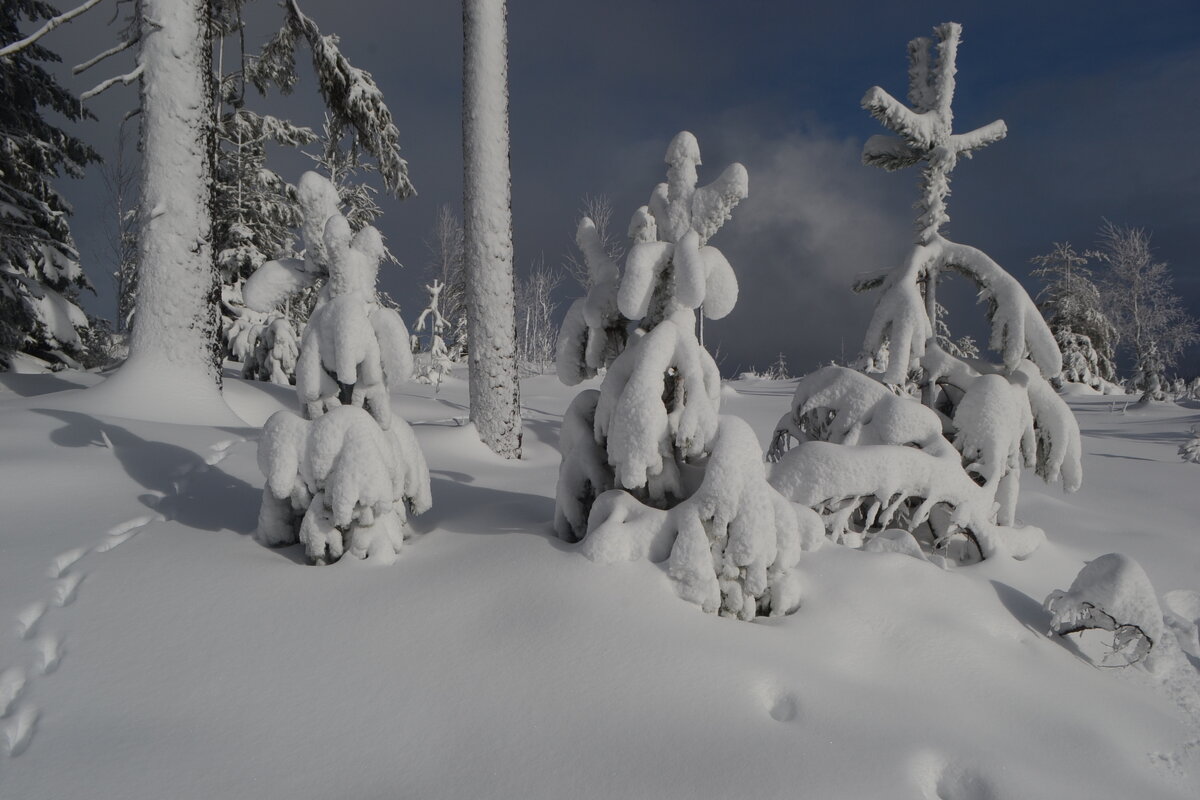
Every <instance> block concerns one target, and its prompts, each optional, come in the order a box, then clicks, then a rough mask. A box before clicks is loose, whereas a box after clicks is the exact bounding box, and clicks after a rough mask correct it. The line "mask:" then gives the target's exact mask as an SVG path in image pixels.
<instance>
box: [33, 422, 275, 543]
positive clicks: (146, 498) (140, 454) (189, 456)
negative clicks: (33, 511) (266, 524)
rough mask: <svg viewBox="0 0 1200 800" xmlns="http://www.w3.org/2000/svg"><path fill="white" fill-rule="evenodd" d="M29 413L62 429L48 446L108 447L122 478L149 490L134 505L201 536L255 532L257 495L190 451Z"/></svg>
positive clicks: (105, 426) (113, 428)
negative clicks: (201, 532)
mask: <svg viewBox="0 0 1200 800" xmlns="http://www.w3.org/2000/svg"><path fill="white" fill-rule="evenodd" d="M33 411H35V412H36V413H39V414H44V415H45V416H48V417H53V418H54V419H57V420H60V421H61V422H63V423H65V426H64V427H62V428H58V429H56V430H54V431H52V432H51V434H50V440H51V441H52V442H54V444H57V445H59V446H60V447H91V446H101V447H104V446H109V445H111V449H112V452H113V456H114V457H115V458H116V460H117V463H119V464H120V465H121V467H122V469H124V470H125V474H126V475H128V476H129V477H130V478H132V479H133V480H134V481H136V482H137V483H138V484H140V485H141V486H142V487H143V488H145V489H147V490H148V492H147V493H146V494H143V495H141V496H140V497H139V498H138V499H139V500H141V502H142V503H143V504H144V505H145V506H146V507H148V508H150V509H152V510H154V511H156V512H157V513H159V514H161V515H162V516H164V517H166V518H167V519H169V520H174V521H177V522H179V523H181V524H183V525H186V526H188V527H190V528H198V529H200V530H205V531H221V530H231V531H234V532H236V533H241V534H248V533H252V532H253V531H254V529H255V527H257V524H258V501H259V497H260V496H261V494H262V490H261V489H260V488H258V487H256V486H251V485H250V484H248V483H246V482H245V481H243V480H241V479H239V478H235V477H233V476H232V475H229V474H228V473H226V472H224V471H222V470H221V469H218V468H217V467H216V466H213V465H209V464H207V463H205V461H204V459H203V458H201V457H200V456H198V455H197V454H196V453H193V452H192V451H191V450H188V449H186V448H183V447H179V446H178V445H174V444H168V443H167V442H155V441H151V440H148V439H143V438H142V437H140V436H138V435H137V434H135V433H133V432H131V431H129V430H127V429H126V428H123V427H121V426H120V425H115V424H113V423H111V422H101V421H100V420H98V419H96V418H95V417H92V416H90V415H88V414H81V413H78V412H74V411H61V410H57V409H33ZM242 432H243V433H244V431H242Z"/></svg>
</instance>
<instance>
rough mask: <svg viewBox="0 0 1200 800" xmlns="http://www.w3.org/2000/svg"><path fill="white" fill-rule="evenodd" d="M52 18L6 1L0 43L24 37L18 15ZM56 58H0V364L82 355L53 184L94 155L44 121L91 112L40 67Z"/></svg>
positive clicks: (71, 249)
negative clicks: (23, 356) (19, 357)
mask: <svg viewBox="0 0 1200 800" xmlns="http://www.w3.org/2000/svg"><path fill="white" fill-rule="evenodd" d="M57 17H58V12H57V11H56V10H55V9H54V7H53V6H51V5H49V4H48V3H44V2H39V0H15V2H11V3H8V2H6V3H5V4H4V6H3V8H2V9H0V46H4V47H5V48H6V49H7V48H9V47H14V48H15V47H16V46H17V45H18V44H20V43H21V42H23V41H27V39H28V37H24V38H23V37H22V35H21V32H20V28H19V25H20V23H21V21H22V20H29V21H34V22H38V21H41V22H43V27H45V25H46V24H49V23H50V22H51V21H53V20H55V19H56V18H57ZM59 60H60V59H59V57H58V55H57V54H55V53H54V52H52V51H51V50H48V49H46V48H45V47H43V46H42V45H40V44H36V43H35V42H34V41H27V43H26V44H24V45H22V46H20V47H19V48H17V49H13V50H12V52H10V53H9V54H8V55H4V56H0V87H2V92H0V94H2V96H3V98H4V100H3V102H2V103H0V369H6V368H7V367H8V366H9V361H10V359H11V357H12V355H13V353H16V352H24V353H28V354H30V355H33V356H36V357H38V358H41V359H43V360H45V361H48V362H50V363H52V364H60V365H61V364H74V363H76V361H77V359H79V358H80V357H82V356H83V346H84V343H83V340H82V339H81V338H80V334H81V332H82V331H85V330H86V329H87V327H88V320H87V317H86V315H85V314H84V313H83V311H82V310H81V309H80V308H79V306H78V305H77V304H76V299H77V296H78V293H79V291H80V290H82V289H86V288H90V285H89V284H88V281H87V278H86V277H85V276H84V274H83V271H82V269H80V266H79V256H78V253H77V252H76V249H75V242H74V240H73V239H72V237H71V230H70V227H69V225H68V217H69V216H70V207H69V206H68V205H67V203H66V201H65V200H64V199H63V197H62V196H61V195H60V194H59V193H58V191H57V190H55V188H54V186H53V181H54V179H55V178H57V177H59V176H60V175H69V176H71V177H76V178H77V177H80V176H82V174H83V170H84V168H85V167H86V166H87V165H88V164H89V163H91V162H93V161H98V160H99V157H98V156H97V155H96V153H95V152H94V151H93V150H92V149H91V148H90V147H88V146H87V145H86V144H84V143H83V142H82V141H80V140H79V139H77V138H75V137H74V136H71V135H69V134H67V133H66V132H64V131H63V130H62V129H60V128H58V127H56V126H55V125H54V124H52V123H51V122H50V121H49V120H47V118H46V115H47V113H48V112H53V113H55V114H58V115H61V116H62V117H65V118H66V119H68V120H72V121H77V120H79V119H82V118H91V115H90V114H88V113H87V112H86V111H83V110H81V108H80V105H79V102H78V100H76V98H75V97H74V96H73V95H72V94H71V93H70V92H68V91H67V90H66V89H64V88H63V87H62V86H61V85H60V84H59V83H58V81H57V80H56V79H55V78H54V76H53V75H51V74H50V73H49V72H48V71H47V70H46V69H45V67H44V66H43V64H46V63H53V62H57V61H59Z"/></svg>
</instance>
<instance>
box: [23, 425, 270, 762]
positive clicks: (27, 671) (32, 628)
mask: <svg viewBox="0 0 1200 800" xmlns="http://www.w3.org/2000/svg"><path fill="white" fill-rule="evenodd" d="M244 441H246V440H245V439H243V438H240V437H237V438H232V439H223V440H221V441H219V442H217V443H216V444H214V445H212V446H210V447H209V448H208V450H209V452H208V455H207V456H205V457H204V458H203V459H202V460H201V461H197V462H196V463H192V464H189V465H187V466H186V468H185V469H184V470H183V471H182V472H181V473H180V475H179V476H178V478H177V479H176V480H175V481H174V482H173V487H174V494H175V495H180V494H181V493H182V492H183V490H184V489H185V488H186V487H187V483H188V480H189V479H190V478H191V476H193V475H194V474H196V472H198V471H202V470H203V469H206V468H208V467H211V466H215V465H216V464H219V463H220V462H221V461H222V460H224V459H225V457H226V456H228V455H229V451H230V449H231V448H232V447H233V446H234V445H236V444H238V443H240V442H244ZM110 447H111V445H110ZM167 499H169V496H165V497H164V498H163V500H167ZM161 505H162V507H163V508H172V507H173V504H172V503H169V502H163V503H161ZM167 519H168V517H167V516H164V515H163V514H159V513H151V514H142V515H139V516H136V517H133V518H131V519H127V520H125V521H124V522H121V523H119V524H117V525H114V526H112V527H111V528H109V529H108V530H106V531H105V532H104V534H103V535H101V536H100V537H99V538H98V539H97V540H96V541H95V543H94V544H92V545H90V546H84V547H76V548H73V549H71V550H67V551H66V552H63V553H59V554H58V555H57V556H55V557H54V558H53V559H51V561H50V565H49V567H48V569H47V571H46V575H47V578H48V579H49V580H50V583H49V586H48V587H47V590H46V593H45V595H43V597H42V598H39V599H38V600H36V601H34V602H32V603H30V604H28V605H27V606H25V607H24V608H22V609H21V611H19V612H18V613H17V615H16V634H17V637H18V638H19V639H20V640H22V642H23V643H24V644H25V645H26V649H27V650H28V651H30V657H29V658H28V660H27V663H26V664H25V665H22V666H11V667H8V668H7V669H5V670H3V671H0V746H3V748H4V749H5V751H6V752H7V754H8V755H9V757H16V756H19V755H20V754H21V753H23V752H25V750H26V749H28V747H29V745H30V742H32V740H33V737H34V734H35V733H36V732H37V725H38V720H39V719H40V717H41V710H40V708H39V707H38V706H37V705H36V704H34V703H33V702H26V701H25V697H26V695H27V694H28V693H29V689H30V687H31V686H32V685H33V683H34V681H35V680H38V679H42V678H46V677H48V676H50V675H53V674H54V672H55V671H56V670H57V669H58V668H59V665H60V664H61V663H62V660H63V657H64V655H65V654H66V652H67V651H66V648H65V647H64V640H63V636H62V635H61V633H58V632H56V631H53V630H45V631H43V630H42V629H43V628H44V627H45V628H49V625H48V624H47V620H49V621H50V622H53V618H54V616H55V615H57V614H59V613H61V611H62V610H65V609H67V608H68V607H70V606H71V604H72V603H74V602H75V601H76V599H77V597H78V596H79V592H80V585H81V584H83V583H84V581H85V579H86V578H87V575H88V572H87V571H86V570H85V569H84V568H83V567H82V566H81V565H83V564H85V559H87V557H88V556H89V555H91V554H93V553H99V554H105V553H109V552H111V551H112V550H114V549H116V548H117V547H120V546H121V545H122V544H124V543H125V542H128V541H129V540H130V539H132V538H133V537H135V536H137V535H138V534H140V533H142V532H143V531H145V530H146V529H147V528H150V527H151V526H153V525H155V524H156V523H159V522H164V521H166V520H167Z"/></svg>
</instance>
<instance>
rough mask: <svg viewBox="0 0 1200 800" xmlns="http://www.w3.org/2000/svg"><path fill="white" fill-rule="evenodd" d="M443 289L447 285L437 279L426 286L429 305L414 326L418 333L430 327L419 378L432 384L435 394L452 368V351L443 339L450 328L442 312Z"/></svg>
mask: <svg viewBox="0 0 1200 800" xmlns="http://www.w3.org/2000/svg"><path fill="white" fill-rule="evenodd" d="M443 288H445V284H443V283H442V282H441V281H439V280H438V279H437V278H434V279H433V283H430V284H427V285H426V286H425V291H426V292H428V293H429V305H428V306H426V307H425V310H424V311H422V312H421V315H420V316H419V317H417V321H416V324H415V325H413V329H414V330H418V331H423V330H425V326H426V324H427V323H428V325H429V349H428V351H426V353H425V357H424V362H423V363H422V365H421V374H420V375H418V376H417V378H418V380H420V381H422V382H427V383H430V384H432V385H433V391H434V394H436V393H437V391H438V389H439V388H440V387H441V385H442V379H443V378H445V377H446V376H447V375H449V374H450V368H451V366H452V362H451V360H450V351H449V350H448V349H447V348H446V340H445V339H444V338H443V336H444V335H445V333H446V331H447V330H449V327H450V325H449V322H448V321H447V319H446V318H445V317H444V316H443V315H442V310H441V295H442V289H443Z"/></svg>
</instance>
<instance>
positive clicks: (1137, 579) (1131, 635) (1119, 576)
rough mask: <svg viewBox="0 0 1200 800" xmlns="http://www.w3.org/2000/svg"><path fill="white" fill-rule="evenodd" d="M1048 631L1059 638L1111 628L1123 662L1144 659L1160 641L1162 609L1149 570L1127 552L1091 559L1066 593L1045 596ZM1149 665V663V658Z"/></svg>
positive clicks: (1114, 654) (1058, 591) (1114, 651)
mask: <svg viewBox="0 0 1200 800" xmlns="http://www.w3.org/2000/svg"><path fill="white" fill-rule="evenodd" d="M1045 605H1046V610H1047V611H1049V612H1050V614H1051V619H1050V630H1051V632H1052V633H1056V634H1058V635H1059V636H1066V635H1067V634H1069V633H1078V632H1080V631H1084V630H1088V629H1098V630H1105V631H1112V634H1113V642H1112V653H1110V655H1109V657H1108V659H1106V660H1108V661H1111V660H1113V659H1114V657H1118V656H1119V657H1120V660H1122V661H1123V662H1124V664H1133V663H1136V662H1138V661H1142V660H1143V659H1145V658H1146V657H1147V656H1148V655H1150V653H1151V650H1152V649H1153V648H1154V646H1155V644H1156V643H1158V642H1160V640H1161V639H1162V635H1163V613H1162V609H1161V608H1160V607H1159V605H1158V597H1157V596H1156V594H1155V592H1154V587H1153V586H1152V585H1151V584H1150V579H1149V578H1148V577H1147V576H1146V571H1145V570H1143V569H1142V567H1141V565H1140V564H1138V563H1137V562H1136V561H1134V560H1133V559H1132V558H1130V557H1129V556H1127V555H1123V554H1121V553H1109V554H1108V555H1103V556H1100V557H1099V558H1096V559H1093V560H1092V561H1089V562H1088V563H1087V565H1086V566H1084V568H1083V569H1082V570H1080V572H1079V575H1077V576H1076V577H1075V580H1074V581H1072V583H1071V588H1070V589H1068V590H1067V591H1065V592H1064V591H1062V590H1061V589H1056V590H1054V591H1053V592H1051V593H1050V596H1049V597H1047V598H1046V603H1045ZM1147 663H1148V664H1149V662H1147Z"/></svg>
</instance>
